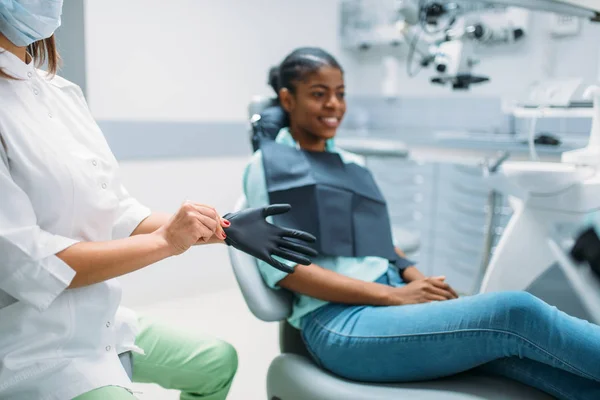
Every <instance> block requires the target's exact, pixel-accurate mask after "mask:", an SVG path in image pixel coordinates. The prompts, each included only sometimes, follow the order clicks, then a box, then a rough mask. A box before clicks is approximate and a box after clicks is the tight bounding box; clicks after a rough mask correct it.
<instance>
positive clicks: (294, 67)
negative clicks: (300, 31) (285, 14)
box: [269, 47, 344, 94]
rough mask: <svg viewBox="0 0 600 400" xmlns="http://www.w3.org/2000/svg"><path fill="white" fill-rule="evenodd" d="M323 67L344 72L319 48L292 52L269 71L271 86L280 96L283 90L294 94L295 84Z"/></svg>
mask: <svg viewBox="0 0 600 400" xmlns="http://www.w3.org/2000/svg"><path fill="white" fill-rule="evenodd" d="M321 67H332V68H336V69H339V70H340V71H341V72H342V73H343V72H344V70H343V69H342V66H341V65H340V64H339V63H338V62H337V60H336V59H335V58H334V57H333V56H332V55H331V54H329V53H328V52H326V51H325V50H323V49H320V48H318V47H301V48H298V49H296V50H294V51H292V52H291V53H290V54H289V55H288V56H287V57H286V58H285V59H284V60H283V62H282V63H281V64H280V65H279V67H274V68H271V70H270V71H269V84H270V85H271V87H272V88H273V90H275V91H276V92H277V93H278V94H279V91H280V90H281V89H283V88H286V89H287V90H289V91H290V92H292V93H294V91H295V83H296V82H298V81H302V80H304V79H306V78H307V77H308V76H309V75H310V74H313V73H315V72H316V71H317V70H318V69H319V68H321Z"/></svg>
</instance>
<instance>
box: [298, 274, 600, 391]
mask: <svg viewBox="0 0 600 400" xmlns="http://www.w3.org/2000/svg"><path fill="white" fill-rule="evenodd" d="M377 282H379V283H383V284H388V285H392V286H401V285H404V283H403V282H402V279H401V278H400V276H399V275H398V273H397V272H395V271H393V270H391V269H390V270H389V271H388V273H387V274H386V275H384V276H382V277H381V278H380V279H379V280H378V281H377ZM301 328H302V337H303V339H304V342H305V343H306V345H307V347H308V350H309V351H310V353H311V354H312V355H313V357H314V358H315V360H316V361H317V363H318V364H319V365H321V366H322V367H323V368H325V369H327V370H330V371H331V372H333V373H334V374H337V375H339V376H342V377H345V378H348V379H352V380H357V381H363V382H407V381H419V380H429V379H435V378H440V377H444V376H449V375H454V374H457V373H461V372H464V371H469V370H473V369H476V370H478V371H483V372H486V373H491V374H497V375H502V376H505V377H508V378H511V379H514V380H517V381H520V382H522V383H525V384H527V385H530V386H533V387H536V388H538V389H540V390H542V391H544V392H547V393H549V394H550V395H553V396H554V397H557V398H559V399H569V400H582V399H600V327H599V326H597V325H594V324H590V323H588V322H586V321H583V320H580V319H577V318H574V317H571V316H569V315H567V314H565V313H563V312H561V311H559V310H557V309H556V308H555V307H552V306H550V305H548V304H546V303H544V302H543V301H541V300H540V299H538V298H536V297H534V296H533V295H530V294H529V293H526V292H500V293H490V294H482V295H477V296H471V297H465V298H460V299H458V300H451V301H445V302H435V303H426V304H417V305H407V306H394V307H373V306H348V305H341V304H328V305H326V306H324V307H321V308H319V309H317V310H315V311H314V312H312V313H311V314H308V315H307V316H305V317H304V318H303V320H302V324H301Z"/></svg>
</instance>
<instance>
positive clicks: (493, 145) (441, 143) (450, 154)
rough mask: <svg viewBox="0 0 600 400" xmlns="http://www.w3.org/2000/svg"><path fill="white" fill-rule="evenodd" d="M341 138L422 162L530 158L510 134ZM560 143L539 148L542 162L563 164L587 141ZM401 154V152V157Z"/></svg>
mask: <svg viewBox="0 0 600 400" xmlns="http://www.w3.org/2000/svg"><path fill="white" fill-rule="evenodd" d="M400 130H402V132H401V133H400V132H399V131H400ZM338 138H339V139H338V142H340V144H342V143H344V141H348V142H352V147H351V148H348V150H352V149H355V148H357V147H358V146H359V143H360V142H364V143H365V146H373V145H374V146H376V147H378V148H382V147H385V146H386V144H387V145H388V146H389V147H391V148H395V149H400V148H402V146H404V147H405V148H406V150H407V156H408V155H410V157H411V158H414V159H418V160H422V161H430V160H435V161H441V160H443V161H448V162H452V161H455V162H457V163H461V164H462V163H468V164H472V163H478V162H481V161H482V160H483V159H485V158H487V157H495V156H497V155H498V153H500V152H504V151H506V152H509V153H510V159H511V160H515V161H516V160H528V159H529V157H530V156H529V146H528V145H527V138H526V137H523V136H517V135H511V134H498V133H484V132H464V131H450V130H448V131H440V130H436V131H431V130H425V129H409V128H401V129H397V130H392V129H389V130H388V129H385V130H382V129H380V130H369V131H368V132H365V131H356V130H352V129H344V130H341V131H340V132H339V134H338ZM560 140H561V144H560V145H556V146H552V145H537V146H536V151H537V154H538V156H539V158H540V160H542V161H560V156H561V154H562V153H563V152H565V151H570V150H574V149H578V148H582V147H585V146H586V145H587V138H583V137H581V136H576V135H573V137H569V138H565V137H561V138H560ZM371 142H372V143H371ZM369 143H371V144H369ZM341 147H344V146H341ZM400 153H401V152H400V151H398V154H399V155H400Z"/></svg>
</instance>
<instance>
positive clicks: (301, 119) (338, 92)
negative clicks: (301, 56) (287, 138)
mask: <svg viewBox="0 0 600 400" xmlns="http://www.w3.org/2000/svg"><path fill="white" fill-rule="evenodd" d="M344 92H345V88H344V75H343V74H342V71H340V70H339V69H337V68H333V67H321V68H320V69H319V70H317V72H315V73H312V74H310V75H308V76H307V77H306V79H304V80H302V81H299V82H296V90H295V94H294V95H293V99H290V100H291V101H290V102H289V103H288V106H289V110H288V112H289V114H290V120H291V122H292V127H293V128H295V129H296V130H299V131H301V133H302V134H304V135H310V136H313V137H318V138H319V139H330V138H333V137H334V136H335V133H336V131H337V128H338V127H339V125H340V123H341V122H342V118H343V117H344V114H345V113H346V100H345V93H344ZM299 133H300V132H299Z"/></svg>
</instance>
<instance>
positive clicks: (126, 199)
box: [112, 184, 152, 240]
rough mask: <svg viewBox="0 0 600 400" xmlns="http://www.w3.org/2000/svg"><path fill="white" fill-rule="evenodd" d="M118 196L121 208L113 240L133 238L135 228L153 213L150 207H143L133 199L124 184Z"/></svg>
mask: <svg viewBox="0 0 600 400" xmlns="http://www.w3.org/2000/svg"><path fill="white" fill-rule="evenodd" d="M117 196H118V198H119V206H118V210H117V218H116V219H115V224H114V226H113V230H112V238H113V239H114V240H116V239H124V238H127V237H129V236H131V234H132V233H133V231H134V230H135V228H137V227H138V225H139V224H140V223H141V222H142V221H143V220H145V219H146V218H148V217H149V216H150V214H151V213H152V212H151V211H150V209H149V208H148V207H146V206H144V205H142V204H141V203H140V202H139V201H137V200H136V199H135V198H134V197H132V196H131V195H130V194H129V192H128V191H127V189H125V186H123V184H119V186H118V188H117Z"/></svg>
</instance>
